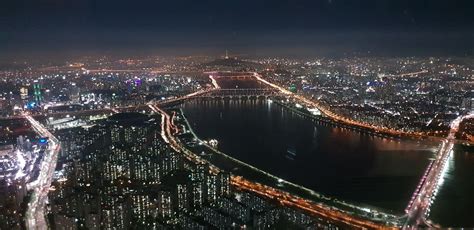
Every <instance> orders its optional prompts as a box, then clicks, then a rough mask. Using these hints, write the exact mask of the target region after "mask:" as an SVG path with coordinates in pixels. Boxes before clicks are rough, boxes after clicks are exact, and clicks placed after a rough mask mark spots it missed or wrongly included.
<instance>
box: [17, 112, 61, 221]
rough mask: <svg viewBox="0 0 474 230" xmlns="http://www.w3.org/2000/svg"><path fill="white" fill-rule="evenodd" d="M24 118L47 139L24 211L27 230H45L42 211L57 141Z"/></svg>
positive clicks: (32, 121)
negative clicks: (36, 176) (35, 179)
mask: <svg viewBox="0 0 474 230" xmlns="http://www.w3.org/2000/svg"><path fill="white" fill-rule="evenodd" d="M24 117H25V118H26V119H27V120H28V122H30V124H31V126H32V127H33V129H34V130H35V131H36V132H37V133H38V134H39V135H40V136H42V137H47V138H48V139H49V141H48V142H49V145H48V149H47V151H45V156H44V157H43V161H42V162H41V167H40V172H39V176H38V179H37V181H35V183H34V184H35V186H34V188H32V189H33V192H32V195H31V199H30V201H29V203H28V209H27V211H26V226H27V228H28V229H47V228H48V227H47V223H46V216H45V212H44V209H45V205H46V201H47V199H48V191H49V188H50V185H51V181H52V178H53V173H54V169H55V167H56V161H57V158H58V153H59V149H60V146H59V141H58V139H56V137H54V136H53V135H52V134H51V133H50V132H49V131H48V130H47V129H46V128H44V126H43V125H41V124H40V123H39V122H38V121H36V120H35V119H34V118H33V117H31V116H30V115H28V114H25V115H24Z"/></svg>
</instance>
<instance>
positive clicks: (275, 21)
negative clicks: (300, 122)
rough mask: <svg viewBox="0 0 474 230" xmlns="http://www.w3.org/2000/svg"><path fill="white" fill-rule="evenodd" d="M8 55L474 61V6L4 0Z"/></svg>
mask: <svg viewBox="0 0 474 230" xmlns="http://www.w3.org/2000/svg"><path fill="white" fill-rule="evenodd" d="M1 2H2V3H0V27H1V30H0V57H3V58H5V57H12V56H16V57H18V56H22V55H32V54H35V55H38V54H42V55H58V54H66V55H70V54H76V55H79V54H83V53H84V54H86V53H91V54H92V53H99V54H100V53H120V54H123V55H129V54H130V55H134V54H141V53H144V54H145V53H146V54H158V55H160V54H163V55H175V54H176V55H187V54H218V53H223V52H224V50H225V49H229V50H231V52H234V53H239V54H248V55H279V56H321V55H336V56H338V55H351V54H359V55H361V54H362V55H364V54H365V55H381V56H406V55H457V56H466V55H470V56H472V55H473V54H474V36H473V34H474V29H473V28H474V1H472V0H464V1H461V0H458V1H456V0H446V1H441V0H324V1H319V0H292V1H291V0H287V1H285V0H267V1H261V0H220V1H199V0H190V1H184V0H168V1H159V0H154V1H152V0H150V1H145V0H133V1H132V0H130V1H124V0H2V1H1Z"/></svg>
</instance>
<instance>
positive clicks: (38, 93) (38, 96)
mask: <svg viewBox="0 0 474 230" xmlns="http://www.w3.org/2000/svg"><path fill="white" fill-rule="evenodd" d="M33 95H34V98H35V102H36V105H41V102H42V101H43V95H42V94H41V85H40V83H39V82H38V80H35V81H34V84H33Z"/></svg>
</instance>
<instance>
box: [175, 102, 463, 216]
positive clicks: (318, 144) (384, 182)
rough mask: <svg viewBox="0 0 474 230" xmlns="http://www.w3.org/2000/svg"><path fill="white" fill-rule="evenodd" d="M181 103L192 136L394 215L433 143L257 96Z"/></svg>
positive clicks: (403, 204) (304, 183) (298, 180)
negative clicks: (355, 127) (367, 129)
mask: <svg viewBox="0 0 474 230" xmlns="http://www.w3.org/2000/svg"><path fill="white" fill-rule="evenodd" d="M182 107H183V110H184V113H185V114H186V116H187V117H188V120H189V121H190V124H191V126H192V127H193V129H194V130H195V132H196V133H197V135H198V136H200V137H201V138H202V139H211V138H212V139H217V140H218V141H219V145H218V149H219V150H221V151H222V152H225V153H226V154H228V155H230V156H233V157H235V158H237V159H239V160H241V161H244V162H246V163H248V164H251V165H253V166H255V167H257V168H259V169H262V170H264V171H267V172H269V173H271V174H274V175H276V176H278V177H281V178H283V179H286V180H288V181H290V182H293V183H296V184H299V185H302V186H305V187H307V188H309V189H311V190H314V191H317V192H319V193H322V194H325V195H329V196H333V197H337V198H340V199H342V200H346V201H352V202H356V203H364V204H368V205H371V206H376V207H380V208H383V209H386V210H392V211H395V212H397V213H402V212H403V210H404V209H405V207H406V205H407V203H408V201H409V199H410V197H411V195H412V193H413V191H414V190H415V188H416V186H417V184H418V181H419V178H420V177H421V175H422V174H423V172H424V170H425V168H426V167H427V165H428V162H429V159H430V158H431V157H432V156H433V154H434V153H435V151H436V149H437V147H438V144H437V143H429V142H419V141H415V140H396V139H388V138H381V137H375V136H373V135H370V134H365V133H360V132H356V131H352V130H348V129H343V128H338V127H334V126H331V125H325V124H322V123H318V122H314V121H311V120H310V119H308V118H305V117H302V116H300V115H298V114H296V113H294V112H292V111H290V110H288V109H285V108H283V107H281V106H280V105H278V104H276V103H272V102H269V101H267V100H263V99H254V100H217V99H216V100H204V101H203V100H193V101H188V102H186V103H185V104H184V105H182ZM471 178H472V177H471Z"/></svg>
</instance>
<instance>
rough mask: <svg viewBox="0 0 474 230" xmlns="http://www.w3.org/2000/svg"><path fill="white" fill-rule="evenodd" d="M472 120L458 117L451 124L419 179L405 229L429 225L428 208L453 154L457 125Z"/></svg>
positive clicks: (407, 211) (472, 115) (470, 115)
mask: <svg viewBox="0 0 474 230" xmlns="http://www.w3.org/2000/svg"><path fill="white" fill-rule="evenodd" d="M470 118H474V114H469V115H465V116H459V117H458V118H456V119H455V120H454V121H452V122H451V125H450V127H451V129H450V131H449V135H448V137H447V138H446V139H445V140H443V142H442V143H441V147H440V148H439V151H438V154H437V155H436V159H435V160H434V161H433V162H431V163H430V165H429V166H428V168H427V170H426V172H425V174H424V175H423V177H422V178H421V181H420V183H419V185H418V187H417V188H416V190H415V193H414V194H413V196H412V198H411V200H410V202H409V203H408V206H407V208H406V209H405V212H406V214H407V216H408V219H407V222H406V224H405V228H417V227H418V226H421V225H428V226H430V227H432V226H431V224H430V223H429V222H428V221H427V220H426V216H427V214H428V213H429V210H430V206H431V204H432V203H433V202H434V199H435V197H436V196H435V195H436V193H437V191H438V189H439V187H440V185H441V184H442V181H443V177H444V176H445V173H446V172H447V169H448V163H447V162H448V161H449V159H450V158H451V156H452V154H453V147H454V140H455V134H456V133H457V132H458V130H459V124H460V123H461V122H462V121H463V120H464V119H470Z"/></svg>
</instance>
